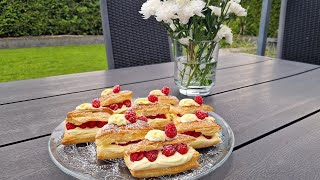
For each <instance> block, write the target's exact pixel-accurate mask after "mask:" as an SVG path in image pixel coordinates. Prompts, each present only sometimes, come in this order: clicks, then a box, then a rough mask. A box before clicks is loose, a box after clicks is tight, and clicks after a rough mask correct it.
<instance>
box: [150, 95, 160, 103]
mask: <svg viewBox="0 0 320 180" xmlns="http://www.w3.org/2000/svg"><path fill="white" fill-rule="evenodd" d="M148 100H149V101H150V102H152V103H155V102H157V101H158V96H156V95H153V94H150V95H149V96H148Z"/></svg>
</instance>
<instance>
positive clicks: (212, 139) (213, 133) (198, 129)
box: [173, 114, 221, 149]
mask: <svg viewBox="0 0 320 180" xmlns="http://www.w3.org/2000/svg"><path fill="white" fill-rule="evenodd" d="M188 115H189V114H185V115H184V116H182V117H176V118H174V121H173V122H174V124H175V126H176V128H177V131H178V133H181V134H187V135H191V136H195V138H196V140H195V141H193V142H191V143H189V145H190V146H192V147H193V148H195V149H199V148H206V147H211V146H214V145H217V144H219V143H220V142H221V138H220V135H219V132H220V131H221V126H220V125H219V124H217V123H216V122H215V119H214V118H213V117H210V116H209V117H206V118H205V119H203V120H200V119H197V120H194V121H191V122H181V119H182V118H184V117H185V116H188ZM194 116H195V115H194ZM195 117H196V116H195Z"/></svg>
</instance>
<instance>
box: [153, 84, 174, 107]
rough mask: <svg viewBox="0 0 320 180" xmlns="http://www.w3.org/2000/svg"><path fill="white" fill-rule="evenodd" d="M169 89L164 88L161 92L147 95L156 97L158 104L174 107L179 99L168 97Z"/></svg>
mask: <svg viewBox="0 0 320 180" xmlns="http://www.w3.org/2000/svg"><path fill="white" fill-rule="evenodd" d="M169 93H170V89H169V87H168V86H164V87H163V88H162V89H161V90H158V89H157V90H152V91H150V93H149V95H155V96H157V97H158V102H159V103H164V104H170V105H172V106H176V105H178V103H179V99H178V98H177V97H175V96H170V95H169Z"/></svg>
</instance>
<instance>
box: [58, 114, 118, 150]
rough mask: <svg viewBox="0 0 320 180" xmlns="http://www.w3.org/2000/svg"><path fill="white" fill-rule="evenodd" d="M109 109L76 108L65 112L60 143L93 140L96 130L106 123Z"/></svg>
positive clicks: (77, 142)
mask: <svg viewBox="0 0 320 180" xmlns="http://www.w3.org/2000/svg"><path fill="white" fill-rule="evenodd" d="M112 113H113V112H112V111H111V110H110V109H107V108H106V109H102V108H101V109H78V110H74V111H71V112H69V113H68V114H67V118H66V120H65V131H64V135H63V139H62V141H61V143H62V144H64V145H67V144H79V143H86V142H93V141H94V140H95V135H96V133H97V131H98V130H99V129H100V128H101V127H103V126H104V125H105V124H107V123H108V119H109V117H110V116H111V115H112Z"/></svg>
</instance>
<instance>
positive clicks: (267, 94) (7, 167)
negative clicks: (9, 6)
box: [0, 54, 320, 180]
mask: <svg viewBox="0 0 320 180" xmlns="http://www.w3.org/2000/svg"><path fill="white" fill-rule="evenodd" d="M116 84H120V85H121V86H122V88H123V89H129V90H132V91H133V92H134V97H143V96H146V95H147V94H148V93H149V91H150V90H153V89H159V88H162V87H163V86H164V85H167V86H169V87H170V88H171V94H173V95H176V96H177V97H178V98H184V96H182V95H180V94H179V93H178V89H177V88H176V87H175V85H174V82H173V63H165V64H158V65H148V66H140V67H132V68H124V69H116V70H109V71H97V72H89V73H81V74H72V75H63V76H56V77H49V78H42V79H33V80H24V81H16V82H8V83H0V123H1V126H0V164H1V168H0V179H72V177H70V176H68V175H66V174H64V173H63V172H62V171H61V170H59V169H58V168H57V167H56V166H55V165H54V164H53V162H52V161H51V160H50V157H49V154H48V150H47V143H48V140H49V136H50V134H51V132H52V131H53V129H54V128H55V127H56V126H57V125H58V124H59V123H61V122H62V121H63V120H64V118H65V115H66V113H67V112H68V111H71V110H73V109H74V108H75V107H76V106H77V105H79V104H81V103H84V102H91V100H92V99H94V98H96V97H98V96H99V94H100V92H101V91H102V90H103V89H105V88H107V87H112V86H114V85H116ZM204 101H205V103H206V104H209V105H212V106H214V107H215V112H216V113H217V114H219V115H220V116H222V117H223V118H224V119H225V120H226V121H227V122H228V123H229V124H230V126H231V128H232V129H233V131H234V133H235V139H236V143H235V149H234V152H233V153H232V155H231V156H230V158H229V159H228V160H227V161H226V162H225V163H224V164H223V166H221V167H220V168H218V169H217V170H216V171H215V172H213V173H211V174H209V175H207V176H206V177H204V178H203V179H213V178H214V179H290V180H292V179H319V178H320V171H319V160H320V153H318V149H319V145H318V144H319V143H318V140H319V139H320V131H319V130H318V129H320V122H319V120H320V66H316V65H311V64H304V63H298V62H292V61H286V60H276V59H271V58H267V57H260V56H254V55H247V54H229V55H224V56H221V57H220V59H219V63H218V71H217V83H216V85H215V86H214V88H213V89H212V90H211V92H210V94H209V95H208V96H206V97H205V98H204Z"/></svg>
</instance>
